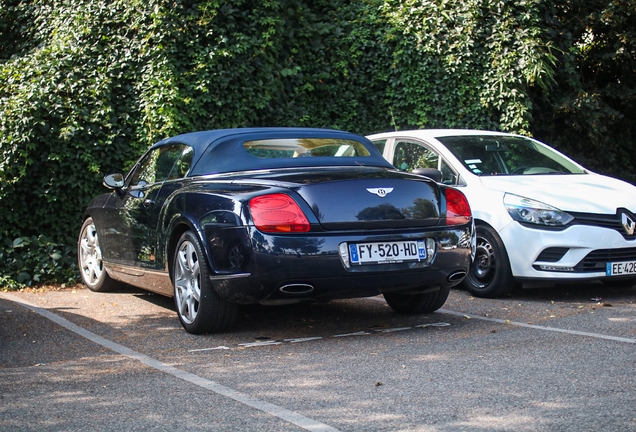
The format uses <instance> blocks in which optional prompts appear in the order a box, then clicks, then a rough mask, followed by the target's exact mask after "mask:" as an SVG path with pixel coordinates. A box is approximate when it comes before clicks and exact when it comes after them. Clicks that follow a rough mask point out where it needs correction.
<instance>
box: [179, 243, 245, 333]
mask: <svg viewBox="0 0 636 432" xmlns="http://www.w3.org/2000/svg"><path fill="white" fill-rule="evenodd" d="M172 276H173V286H174V303H175V306H176V308H177V315H178V316H179V321H181V325H182V326H183V328H184V329H185V330H186V331H187V332H188V333H193V334H201V333H218V332H222V331H225V330H228V329H229V328H231V327H232V326H233V325H234V323H235V322H236V318H237V316H238V305H237V304H234V303H229V302H227V301H225V300H223V299H222V298H221V297H219V295H218V294H217V293H216V291H215V290H214V287H213V286H212V283H211V282H210V270H209V269H208V265H207V263H206V261H205V257H204V255H203V249H202V248H201V245H200V243H199V239H198V238H197V237H196V235H194V234H193V233H192V232H191V231H186V232H185V233H183V235H182V236H181V238H180V239H179V242H178V243H177V248H176V249H175V253H174V260H173V274H172Z"/></svg>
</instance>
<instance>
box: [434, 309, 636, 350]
mask: <svg viewBox="0 0 636 432" xmlns="http://www.w3.org/2000/svg"><path fill="white" fill-rule="evenodd" d="M437 312H440V313H443V314H447V315H454V316H458V317H463V318H470V319H478V320H482V321H490V322H496V323H499V324H508V325H514V326H517V327H526V328H531V329H535V330H546V331H552V332H557V333H567V334H572V335H577V336H588V337H593V338H597V339H605V340H611V341H616V342H627V343H632V344H636V339H629V338H624V337H618V336H608V335H603V334H598V333H588V332H582V331H577V330H567V329H561V328H557V327H546V326H538V325H534V324H526V323H521V322H515V321H510V320H505V319H498V318H488V317H482V316H479V315H471V314H467V313H463V312H455V311H451V310H448V309H438V310H437Z"/></svg>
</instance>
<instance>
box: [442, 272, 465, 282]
mask: <svg viewBox="0 0 636 432" xmlns="http://www.w3.org/2000/svg"><path fill="white" fill-rule="evenodd" d="M465 277H466V272H465V271H464V270H460V271H456V272H453V273H451V274H449V275H448V277H447V278H446V280H447V281H449V282H460V281H461V280H462V279H464V278H465Z"/></svg>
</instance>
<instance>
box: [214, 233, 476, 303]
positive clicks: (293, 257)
mask: <svg viewBox="0 0 636 432" xmlns="http://www.w3.org/2000/svg"><path fill="white" fill-rule="evenodd" d="M472 235H473V231H472V230H471V227H470V226H460V227H458V228H455V229H452V230H443V231H419V232H409V233H399V234H396V233H392V234H381V235H373V236H369V235H364V234H359V235H347V236H342V235H329V236H328V235H324V234H323V235H320V236H316V235H312V236H308V235H284V236H283V235H277V236H274V235H265V234H263V233H260V232H258V231H255V230H254V231H253V232H252V233H251V235H250V237H251V239H252V245H251V246H252V247H251V250H252V254H251V256H250V257H249V263H248V265H247V266H246V269H249V270H248V271H245V272H243V277H228V278H219V276H218V275H216V276H215V277H214V278H212V279H211V281H212V284H213V286H214V287H215V289H216V291H217V292H218V294H219V295H220V296H221V297H222V298H224V299H226V300H228V301H231V302H236V303H256V302H262V301H293V300H310V299H315V300H331V299H339V298H355V297H368V296H374V295H377V294H381V293H384V292H392V291H407V290H408V291H413V292H416V291H424V290H427V289H431V288H438V287H442V286H453V285H456V284H458V283H459V282H460V281H461V280H462V278H463V275H464V274H465V273H466V272H467V271H468V268H469V266H470V263H471V242H472V240H471V239H472ZM422 238H432V239H434V241H435V245H436V247H435V255H434V257H433V259H432V261H431V262H430V264H425V263H422V262H402V263H391V264H371V265H360V266H350V267H349V268H347V267H346V266H345V264H344V263H343V261H342V259H341V256H340V253H339V245H340V244H342V243H343V242H381V241H403V240H417V239H422Z"/></svg>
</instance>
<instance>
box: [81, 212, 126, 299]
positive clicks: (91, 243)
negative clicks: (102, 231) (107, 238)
mask: <svg viewBox="0 0 636 432" xmlns="http://www.w3.org/2000/svg"><path fill="white" fill-rule="evenodd" d="M77 263H78V265H79V270H80V275H81V276H82V281H83V282H84V284H85V285H86V286H87V287H88V289H90V290H91V291H98V292H105V291H111V290H113V289H114V288H116V287H117V286H118V285H120V284H119V282H117V281H115V280H113V279H111V277H110V276H108V273H107V272H106V270H105V269H104V263H103V262H102V249H101V248H100V246H99V238H98V237H97V229H96V228H95V223H94V222H93V219H92V218H87V219H86V220H85V221H84V224H82V228H81V230H80V235H79V239H78V241H77Z"/></svg>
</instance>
